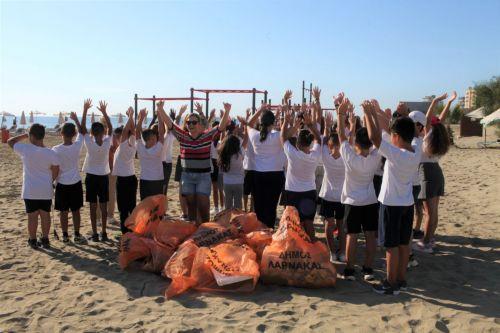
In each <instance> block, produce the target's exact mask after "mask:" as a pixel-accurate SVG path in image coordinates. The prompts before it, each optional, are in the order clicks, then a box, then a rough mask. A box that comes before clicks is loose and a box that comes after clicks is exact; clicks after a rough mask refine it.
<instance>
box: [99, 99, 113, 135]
mask: <svg viewBox="0 0 500 333" xmlns="http://www.w3.org/2000/svg"><path fill="white" fill-rule="evenodd" d="M107 107H108V103H106V102H105V101H99V106H98V107H97V110H99V111H101V113H102V116H103V117H104V121H105V122H106V127H107V128H108V133H107V134H108V135H109V136H111V135H113V125H111V120H110V119H109V116H108V113H107V112H106V108H107Z"/></svg>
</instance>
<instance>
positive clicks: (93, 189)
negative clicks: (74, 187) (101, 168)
mask: <svg viewBox="0 0 500 333" xmlns="http://www.w3.org/2000/svg"><path fill="white" fill-rule="evenodd" d="M85 200H86V201H87V202H91V203H97V202H100V203H104V202H108V201H109V177H108V175H103V176H101V175H93V174H91V173H88V174H87V176H86V177H85Z"/></svg>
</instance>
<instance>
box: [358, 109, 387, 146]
mask: <svg viewBox="0 0 500 333" xmlns="http://www.w3.org/2000/svg"><path fill="white" fill-rule="evenodd" d="M361 106H362V107H363V112H364V113H365V120H366V129H367V131H368V137H369V138H370V141H371V142H372V143H373V145H375V147H377V148H378V147H380V143H381V142H382V136H381V133H380V130H379V127H378V125H377V123H378V119H377V116H376V115H375V114H374V107H373V104H372V102H370V101H364V102H363V104H361Z"/></svg>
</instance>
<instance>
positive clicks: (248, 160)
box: [243, 142, 255, 171]
mask: <svg viewBox="0 0 500 333" xmlns="http://www.w3.org/2000/svg"><path fill="white" fill-rule="evenodd" d="M244 151H245V154H244V155H245V156H244V157H243V169H245V170H247V171H249V170H255V152H254V151H253V146H252V145H251V144H250V142H248V143H247V147H246V148H245V149H244Z"/></svg>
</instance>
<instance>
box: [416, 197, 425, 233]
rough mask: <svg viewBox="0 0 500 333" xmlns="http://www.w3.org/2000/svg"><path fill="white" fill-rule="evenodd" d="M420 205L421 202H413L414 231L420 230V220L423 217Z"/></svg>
mask: <svg viewBox="0 0 500 333" xmlns="http://www.w3.org/2000/svg"><path fill="white" fill-rule="evenodd" d="M422 205H423V204H422V200H417V201H415V215H414V221H415V222H414V229H415V230H419V231H420V229H421V228H422V220H423V217H424V213H423V207H422Z"/></svg>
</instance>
